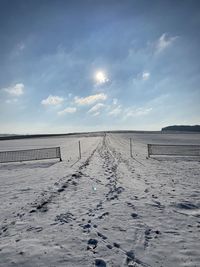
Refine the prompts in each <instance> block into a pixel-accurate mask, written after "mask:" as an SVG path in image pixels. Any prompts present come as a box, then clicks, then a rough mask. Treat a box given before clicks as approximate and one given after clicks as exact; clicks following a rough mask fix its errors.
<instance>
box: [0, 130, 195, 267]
mask: <svg viewBox="0 0 200 267" xmlns="http://www.w3.org/2000/svg"><path fill="white" fill-rule="evenodd" d="M130 138H132V147H133V153H132V154H133V155H132V157H131V156H130ZM79 140H80V141H81V150H82V158H81V159H79V151H78V141H79ZM147 143H155V144H156V143H159V144H193V145H195V144H196V145H199V144H200V135H199V134H153V133H151V134H145V133H143V134H139V133H118V134H117V133H109V134H106V135H104V134H103V133H99V135H98V136H89V135H87V136H83V135H80V136H77V135H76V136H70V137H51V138H50V137H49V138H37V139H36V138H35V139H23V140H9V141H0V151H6V150H17V149H29V148H42V147H55V146H60V147H61V154H62V159H63V161H62V162H59V160H58V159H54V160H43V161H32V162H19V163H7V164H5V163H4V164H0V182H1V186H0V200H1V206H0V220H1V221H0V266H1V267H5V266H6V267H11V266H12V267H13V266H20V267H43V266H45V267H46V266H48V267H53V266H65V267H66V266H69V267H79V266H80V267H84V266H85V267H90V266H91V267H92V266H99V267H104V266H107V267H121V266H122V267H123V266H124V267H125V266H129V267H131V266H132V267H150V266H151V267H161V266H162V267H179V266H180V267H186V266H187V267H195V266H196V267H197V266H200V265H199V263H200V253H199V244H200V199H199V196H200V189H199V188H200V187H199V184H200V179H199V178H200V177H199V166H200V159H199V157H194V158H191V157H189V158H188V157H174V156H173V157H154V158H150V159H148V158H147Z"/></svg>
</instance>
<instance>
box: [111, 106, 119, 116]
mask: <svg viewBox="0 0 200 267" xmlns="http://www.w3.org/2000/svg"><path fill="white" fill-rule="evenodd" d="M121 112H122V108H121V106H120V105H119V106H117V107H115V108H114V109H112V110H111V111H110V112H109V113H108V114H109V115H113V116H117V115H119V114H120V113H121Z"/></svg>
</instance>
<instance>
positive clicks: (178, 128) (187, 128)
mask: <svg viewBox="0 0 200 267" xmlns="http://www.w3.org/2000/svg"><path fill="white" fill-rule="evenodd" d="M166 131H176V132H200V125H193V126H190V125H173V126H167V127H164V128H162V132H166Z"/></svg>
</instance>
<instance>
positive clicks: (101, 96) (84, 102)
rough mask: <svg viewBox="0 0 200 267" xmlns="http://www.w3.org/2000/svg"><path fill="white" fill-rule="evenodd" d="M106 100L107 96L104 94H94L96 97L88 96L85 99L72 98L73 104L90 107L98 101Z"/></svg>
mask: <svg viewBox="0 0 200 267" xmlns="http://www.w3.org/2000/svg"><path fill="white" fill-rule="evenodd" d="M106 99H107V95H106V94H104V93H101V94H96V95H90V96H87V97H77V96H76V97H75V98H74V102H75V103H76V104H77V105H91V104H94V103H95V102H97V101H99V100H106Z"/></svg>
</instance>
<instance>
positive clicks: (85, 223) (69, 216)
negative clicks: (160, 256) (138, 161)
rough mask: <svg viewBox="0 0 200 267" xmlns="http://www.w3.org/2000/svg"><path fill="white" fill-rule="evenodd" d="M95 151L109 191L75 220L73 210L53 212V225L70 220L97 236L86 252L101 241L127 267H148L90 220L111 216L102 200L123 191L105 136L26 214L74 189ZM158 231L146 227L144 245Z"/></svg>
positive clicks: (98, 261)
mask: <svg viewBox="0 0 200 267" xmlns="http://www.w3.org/2000/svg"><path fill="white" fill-rule="evenodd" d="M96 151H98V153H99V155H100V157H101V159H102V160H103V169H104V170H105V175H106V177H107V184H105V187H106V188H108V192H107V193H106V195H105V197H104V199H102V200H100V201H99V203H97V205H96V207H95V208H93V209H89V210H88V212H87V213H86V216H83V217H82V218H80V217H79V218H78V219H77V218H76V217H75V216H74V215H73V213H71V212H69V211H68V212H66V213H61V214H59V215H56V217H55V219H54V223H52V225H55V224H61V225H62V224H66V223H72V224H73V223H78V226H79V227H81V229H82V232H83V233H85V234H88V235H89V234H90V232H91V231H92V232H93V233H94V232H95V233H96V236H97V238H96V239H94V238H93V239H92V238H89V239H88V242H87V245H86V250H88V251H89V252H91V253H94V254H96V253H97V248H98V243H99V241H101V242H103V243H104V244H105V246H106V247H107V249H108V250H112V249H118V250H120V251H121V252H123V253H124V254H125V256H126V259H125V265H126V266H129V267H131V266H138V267H139V266H144V267H147V266H149V265H148V264H146V263H144V262H142V261H140V260H139V259H138V258H137V257H136V256H135V253H134V251H133V250H130V251H125V250H123V249H122V248H121V246H120V244H118V243H117V242H110V241H109V238H108V237H107V236H106V235H104V234H103V233H101V232H100V231H98V224H97V223H95V222H93V220H94V221H98V220H103V219H105V218H106V217H107V216H109V215H110V214H109V212H107V211H105V212H103V211H104V207H103V204H104V202H106V201H112V200H119V196H120V194H121V193H123V191H124V190H125V189H124V188H123V187H121V186H118V185H117V168H118V165H117V161H116V159H115V158H114V157H113V156H112V155H111V153H110V151H109V150H108V148H107V146H106V142H105V139H104V140H103V143H102V146H101V147H100V148H98V147H97V148H96V149H95V150H94V151H93V152H92V154H91V155H90V157H89V158H88V159H87V160H86V161H85V163H84V164H83V165H82V166H80V167H79V169H78V171H77V172H76V173H74V174H72V175H71V176H69V177H68V179H67V180H66V178H67V177H63V178H62V179H61V180H60V182H57V183H55V184H54V185H55V186H56V187H57V189H56V190H55V189H54V190H52V191H50V192H49V191H44V192H43V193H42V194H41V196H40V198H39V199H37V200H36V201H35V202H34V203H32V204H31V206H32V209H30V210H29V216H30V215H31V214H32V213H35V212H47V211H48V205H49V204H50V203H51V202H52V200H53V199H54V198H55V197H56V196H58V195H59V194H60V193H62V192H64V191H65V190H66V189H67V188H71V187H74V189H75V188H76V187H77V186H78V184H79V182H80V179H81V177H82V176H84V173H83V170H84V169H85V168H87V167H88V165H89V164H90V161H91V160H92V157H93V155H94V154H95V152H96ZM115 154H116V153H115ZM127 164H128V163H127ZM131 171H133V170H132V169H131ZM62 181H64V182H62ZM102 197H103V196H102ZM126 204H127V206H128V207H130V208H131V209H132V210H134V212H132V213H130V216H131V217H132V218H133V219H138V218H139V216H138V214H137V213H135V206H134V205H133V204H132V203H131V202H127V203H126ZM22 210H24V208H22ZM24 215H25V211H24V212H18V213H17V214H16V215H15V217H17V219H18V220H19V219H21V218H22V217H23V216H24ZM80 220H81V222H80ZM15 223H16V221H12V222H11V223H9V224H6V222H5V224H4V225H3V226H2V227H1V229H0V236H1V235H4V236H6V235H8V230H9V227H11V226H12V225H14V224H15ZM42 230H43V228H42V227H40V226H38V227H32V226H29V227H28V228H27V231H33V232H40V231H42ZM119 230H123V231H126V230H124V229H119ZM158 234H160V233H159V231H157V232H155V231H153V230H152V229H150V228H148V227H147V228H146V230H145V233H144V236H145V241H144V248H147V247H148V243H149V241H150V239H152V238H153V237H154V236H155V235H158ZM95 266H99V267H104V266H107V264H106V261H104V260H102V259H96V260H95Z"/></svg>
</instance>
